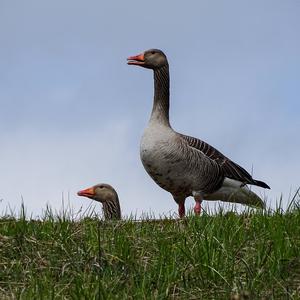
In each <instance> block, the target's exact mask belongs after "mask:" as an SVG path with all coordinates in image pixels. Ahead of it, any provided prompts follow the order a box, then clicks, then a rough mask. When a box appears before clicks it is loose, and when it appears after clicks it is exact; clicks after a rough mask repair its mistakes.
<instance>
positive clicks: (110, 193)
mask: <svg viewBox="0 0 300 300" xmlns="http://www.w3.org/2000/svg"><path fill="white" fill-rule="evenodd" d="M77 195H78V196H83V197H87V198H90V199H93V200H95V201H98V202H100V203H102V209H103V213H104V217H105V220H120V219H121V209H120V203H119V197H118V194H117V192H116V190H115V189H114V188H113V187H112V186H111V185H109V184H106V183H99V184H97V185H94V186H92V187H90V188H87V189H85V190H81V191H79V192H78V193H77Z"/></svg>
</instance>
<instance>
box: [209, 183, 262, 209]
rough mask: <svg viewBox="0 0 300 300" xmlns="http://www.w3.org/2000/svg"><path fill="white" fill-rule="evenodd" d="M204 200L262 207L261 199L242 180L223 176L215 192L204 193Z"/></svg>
mask: <svg viewBox="0 0 300 300" xmlns="http://www.w3.org/2000/svg"><path fill="white" fill-rule="evenodd" d="M204 200H212V201H213V200H221V201H225V202H234V203H240V204H246V205H250V206H255V207H260V208H264V207H265V203H264V202H263V200H262V199H261V198H260V197H259V196H257V195H256V194H255V193H254V192H252V191H251V190H250V189H249V188H248V187H247V186H246V185H244V184H243V183H242V182H240V181H237V180H233V179H229V178H225V180H224V182H223V185H222V187H221V188H220V189H219V190H217V191H216V192H214V193H212V194H209V195H205V197H204Z"/></svg>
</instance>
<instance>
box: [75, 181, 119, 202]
mask: <svg viewBox="0 0 300 300" xmlns="http://www.w3.org/2000/svg"><path fill="white" fill-rule="evenodd" d="M77 195H78V196H83V197H87V198H90V199H93V200H95V201H98V202H101V203H104V202H107V201H111V200H113V199H114V198H115V197H116V191H115V189H114V188H113V187H112V186H111V185H109V184H106V183H99V184H97V185H94V186H92V187H90V188H87V189H85V190H81V191H79V192H78V193H77Z"/></svg>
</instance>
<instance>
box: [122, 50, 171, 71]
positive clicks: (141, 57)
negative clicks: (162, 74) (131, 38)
mask: <svg viewBox="0 0 300 300" xmlns="http://www.w3.org/2000/svg"><path fill="white" fill-rule="evenodd" d="M127 60H128V62H127V64H128V65H136V66H140V67H144V68H147V69H152V70H155V69H160V68H161V67H165V66H168V60H167V57H166V55H165V54H164V53H163V52H162V51H161V50H159V49H150V50H147V51H145V52H143V53H141V54H138V55H135V56H130V57H128V58H127Z"/></svg>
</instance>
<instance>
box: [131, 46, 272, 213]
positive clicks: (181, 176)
mask: <svg viewBox="0 0 300 300" xmlns="http://www.w3.org/2000/svg"><path fill="white" fill-rule="evenodd" d="M127 60H128V64H129V65H136V66H140V67H144V68H147V69H152V70H153V72H154V101H153V108H152V113H151V117H150V120H149V123H148V126H147V128H146V129H145V131H144V134H143V137H142V140H141V145H140V156H141V160H142V163H143V165H144V168H145V169H146V171H147V173H148V174H149V175H150V176H151V177H152V179H153V180H154V181H155V182H156V183H157V184H158V185H159V186H160V187H162V188H163V189H165V190H167V191H168V192H170V193H171V194H172V196H173V198H174V200H175V201H176V203H177V204H178V212H179V216H180V217H183V216H184V215H185V206H184V203H185V199H186V198H187V197H189V196H193V197H194V199H195V201H196V204H195V207H194V212H195V213H196V214H200V212H201V202H202V201H203V200H204V199H206V200H222V201H229V202H237V203H242V204H248V205H254V206H260V207H263V206H264V203H263V201H262V200H261V199H260V198H259V197H258V196H257V195H256V194H255V193H253V192H251V191H250V190H249V189H248V188H247V186H246V184H253V185H257V186H260V187H263V188H270V187H269V186H268V185H267V184H266V183H264V182H262V181H259V180H255V179H253V178H252V176H251V175H250V174H249V173H248V172H247V171H246V170H245V169H243V168H242V167H240V166H239V165H238V164H236V163H234V162H233V161H231V160H230V159H229V158H227V157H226V156H224V155H223V154H222V153H221V152H219V151H218V150H217V149H215V148H213V147H212V146H210V145H209V144H207V143H205V142H203V141H201V140H199V139H197V138H194V137H191V136H187V135H183V134H180V133H178V132H176V131H174V130H173V129H172V127H171V126H170V121H169V96H170V94H169V64H168V60H167V57H166V55H165V54H164V53H163V52H162V51H161V50H158V49H151V50H147V51H145V52H143V53H142V54H139V55H136V56H131V57H129V58H128V59H127Z"/></svg>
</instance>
